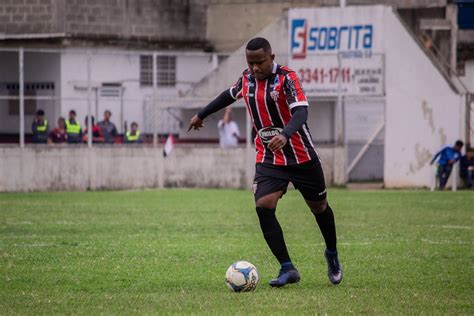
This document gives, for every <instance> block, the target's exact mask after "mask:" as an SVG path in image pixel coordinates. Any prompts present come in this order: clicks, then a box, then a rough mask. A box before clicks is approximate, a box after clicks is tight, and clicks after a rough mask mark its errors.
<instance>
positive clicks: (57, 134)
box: [48, 117, 67, 144]
mask: <svg viewBox="0 0 474 316" xmlns="http://www.w3.org/2000/svg"><path fill="white" fill-rule="evenodd" d="M66 136H67V135H66V120H65V119H64V117H60V118H59V119H58V127H56V128H54V129H53V130H52V131H51V132H50V133H49V137H48V143H50V144H61V143H65V142H66V138H67V137H66Z"/></svg>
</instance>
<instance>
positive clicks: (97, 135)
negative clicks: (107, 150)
mask: <svg viewBox="0 0 474 316" xmlns="http://www.w3.org/2000/svg"><path fill="white" fill-rule="evenodd" d="M91 123H92V142H93V143H94V144H97V143H103V142H104V135H103V134H102V130H101V129H100V127H99V126H98V125H97V124H95V119H94V116H91ZM84 124H85V125H86V126H87V127H86V129H85V130H84V135H83V136H82V141H83V142H84V143H87V136H88V133H87V129H88V127H89V122H88V117H87V116H86V119H85V121H84Z"/></svg>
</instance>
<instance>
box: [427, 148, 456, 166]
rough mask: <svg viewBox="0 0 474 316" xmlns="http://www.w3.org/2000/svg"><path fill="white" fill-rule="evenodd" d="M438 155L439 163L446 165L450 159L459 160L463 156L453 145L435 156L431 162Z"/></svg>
mask: <svg viewBox="0 0 474 316" xmlns="http://www.w3.org/2000/svg"><path fill="white" fill-rule="evenodd" d="M438 156H439V160H438V164H440V165H441V166H446V165H447V164H448V162H449V161H450V160H454V161H458V160H459V159H460V158H461V153H460V152H459V151H457V150H456V149H454V148H453V147H450V146H446V147H444V148H443V149H441V150H440V151H439V152H438V153H437V154H436V155H435V156H434V157H433V160H432V161H431V162H434V161H435V160H436V158H438Z"/></svg>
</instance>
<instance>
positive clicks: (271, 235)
mask: <svg viewBox="0 0 474 316" xmlns="http://www.w3.org/2000/svg"><path fill="white" fill-rule="evenodd" d="M257 215H258V219H259V220H260V228H261V229H262V232H263V237H264V238H265V241H266V242H267V244H268V247H270V250H271V251H272V253H273V255H274V256H275V257H276V258H277V260H278V261H279V262H280V264H283V263H285V264H288V263H291V260H290V256H289V255H288V250H287V249H286V244H285V239H284V238H283V231H282V230H281V226H280V223H278V220H277V218H276V216H275V209H268V208H264V207H257Z"/></svg>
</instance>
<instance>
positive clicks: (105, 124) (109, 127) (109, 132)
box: [98, 110, 118, 144]
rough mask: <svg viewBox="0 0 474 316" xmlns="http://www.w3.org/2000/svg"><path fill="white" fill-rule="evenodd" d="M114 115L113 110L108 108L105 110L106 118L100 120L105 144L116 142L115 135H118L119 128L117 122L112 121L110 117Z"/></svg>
mask: <svg viewBox="0 0 474 316" xmlns="http://www.w3.org/2000/svg"><path fill="white" fill-rule="evenodd" d="M111 116H112V112H110V111H109V110H106V111H105V112H104V120H103V121H100V122H99V123H98V124H99V127H100V129H101V130H102V134H103V135H104V143H105V144H113V143H115V136H117V134H118V133H117V128H116V127H115V124H114V123H112V122H111V121H110V117H111Z"/></svg>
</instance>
